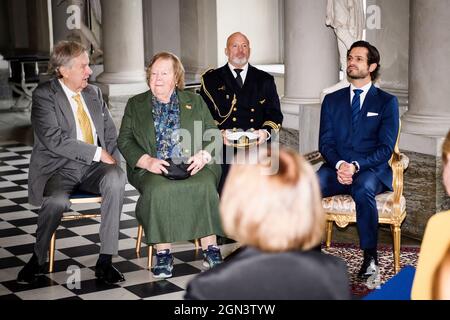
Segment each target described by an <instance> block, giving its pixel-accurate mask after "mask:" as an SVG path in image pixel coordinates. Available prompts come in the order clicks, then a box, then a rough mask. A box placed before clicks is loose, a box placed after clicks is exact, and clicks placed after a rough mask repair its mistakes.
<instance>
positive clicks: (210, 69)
mask: <svg viewBox="0 0 450 320" xmlns="http://www.w3.org/2000/svg"><path fill="white" fill-rule="evenodd" d="M214 70H215V69H214V68H209V69H207V70H206V71H205V72H203V73H202V78H203V76H204V75H205V74H207V73H208V72H211V71H214Z"/></svg>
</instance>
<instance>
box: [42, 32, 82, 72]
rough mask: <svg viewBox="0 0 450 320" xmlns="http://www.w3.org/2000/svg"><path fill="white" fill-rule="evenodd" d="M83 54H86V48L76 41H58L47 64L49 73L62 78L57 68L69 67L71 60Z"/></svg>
mask: <svg viewBox="0 0 450 320" xmlns="http://www.w3.org/2000/svg"><path fill="white" fill-rule="evenodd" d="M83 52H87V50H86V47H85V46H83V45H82V44H81V43H79V42H76V41H66V40H63V41H59V42H58V43H57V44H56V45H55V46H54V47H53V52H52V55H51V57H50V61H49V63H48V67H49V73H51V74H54V75H56V76H57V77H58V78H62V77H63V76H62V74H61V73H60V71H59V68H60V67H62V66H64V67H68V66H70V64H71V62H72V59H74V58H76V57H78V56H79V55H80V54H82V53H83Z"/></svg>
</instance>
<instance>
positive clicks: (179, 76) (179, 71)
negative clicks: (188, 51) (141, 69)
mask: <svg viewBox="0 0 450 320" xmlns="http://www.w3.org/2000/svg"><path fill="white" fill-rule="evenodd" d="M159 59H164V60H172V64H173V71H174V72H175V83H176V85H177V88H178V89H180V90H183V89H184V67H183V64H182V63H181V60H180V58H178V57H177V56H176V55H174V54H173V53H171V52H167V51H162V52H159V53H157V54H155V55H154V56H153V57H152V59H151V60H150V63H149V64H148V67H147V70H146V73H147V83H148V84H149V85H150V75H151V71H152V66H153V65H154V64H155V62H156V61H157V60H159Z"/></svg>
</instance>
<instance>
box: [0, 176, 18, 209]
mask: <svg viewBox="0 0 450 320" xmlns="http://www.w3.org/2000/svg"><path fill="white" fill-rule="evenodd" d="M0 183H1V182H0ZM16 204H17V203H15V202H12V201H11V200H8V199H2V200H0V207H8V206H15V205H16Z"/></svg>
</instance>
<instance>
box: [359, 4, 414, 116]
mask: <svg viewBox="0 0 450 320" xmlns="http://www.w3.org/2000/svg"><path fill="white" fill-rule="evenodd" d="M366 17H367V19H366V39H367V41H369V42H370V43H372V44H373V45H374V46H376V47H377V48H378V50H379V51H380V55H381V62H380V64H381V77H380V81H379V85H380V87H381V88H382V89H383V90H386V91H388V92H390V93H391V94H393V95H395V96H396V97H397V98H398V100H399V106H400V114H401V115H402V114H404V113H405V112H406V111H407V110H408V64H409V0H395V1H392V0H370V1H367V13H366Z"/></svg>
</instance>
